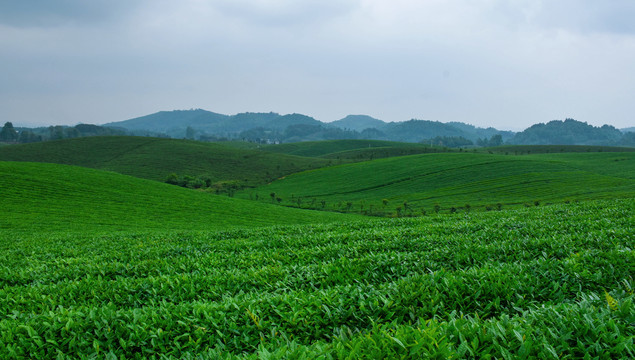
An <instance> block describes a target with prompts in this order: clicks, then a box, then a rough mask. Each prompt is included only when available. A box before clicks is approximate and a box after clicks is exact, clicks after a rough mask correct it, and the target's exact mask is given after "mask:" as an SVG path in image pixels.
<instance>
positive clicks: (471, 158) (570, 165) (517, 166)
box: [241, 152, 635, 215]
mask: <svg viewBox="0 0 635 360" xmlns="http://www.w3.org/2000/svg"><path fill="white" fill-rule="evenodd" d="M254 193H256V194H261V196H262V198H266V194H270V193H275V194H276V196H277V197H280V198H281V199H282V200H283V201H282V203H283V204H287V205H290V206H298V205H299V206H301V207H311V208H318V209H321V208H324V209H326V210H336V211H355V212H365V213H372V214H376V215H386V214H395V213H396V212H398V211H402V213H405V214H413V215H417V214H420V213H421V211H423V210H425V211H428V212H430V211H432V210H433V208H434V206H435V205H436V204H438V205H439V206H440V209H441V210H442V211H448V210H451V208H452V207H454V208H455V209H461V208H466V206H465V205H466V204H469V205H470V207H471V208H476V207H480V208H484V207H491V208H497V207H500V206H508V205H516V206H517V205H524V204H535V203H536V202H538V203H543V202H562V201H570V200H583V199H599V198H619V197H622V198H624V197H632V196H634V195H635V153H633V152H629V153H576V154H543V155H524V156H513V155H509V156H505V155H495V154H474V153H444V154H425V155H413V156H404V157H396V158H388V159H379V160H374V161H367V162H361V163H355V164H344V165H339V166H334V167H329V168H323V169H317V170H312V171H306V172H302V173H298V174H292V175H289V176H287V177H286V178H284V179H281V180H278V181H275V182H273V183H271V184H269V185H266V186H262V187H259V188H256V189H254V190H249V191H246V192H244V193H243V194H242V195H241V196H247V195H248V194H249V195H250V196H253V194H254ZM384 199H385V200H387V203H386V204H385V202H384ZM404 202H406V204H405V205H404ZM498 204H500V205H498ZM398 207H399V208H401V209H400V210H397V208H398Z"/></svg>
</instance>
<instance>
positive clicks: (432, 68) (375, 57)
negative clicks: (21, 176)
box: [0, 0, 635, 130]
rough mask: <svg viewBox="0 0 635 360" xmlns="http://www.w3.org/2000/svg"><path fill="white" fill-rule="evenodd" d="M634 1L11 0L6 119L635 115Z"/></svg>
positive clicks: (626, 119)
mask: <svg viewBox="0 0 635 360" xmlns="http://www.w3.org/2000/svg"><path fill="white" fill-rule="evenodd" d="M633 19H635V1H633V0H543V1H540V0H390V1H388V0H178V1H176V0H173V1H168V0H91V1H87V0H28V1H26V0H0V122H2V123H4V122H5V121H12V122H13V123H14V125H15V126H34V125H51V124H67V125H75V124H77V123H93V124H102V123H106V122H111V121H119V120H126V119H129V118H133V117H137V116H142V115H147V114H150V113H154V112H157V111H161V110H175V109H190V108H203V109H206V110H210V111H214V112H219V113H224V114H235V113H239V112H246V111H251V112H261V111H263V112H269V111H274V112H279V113H282V114H286V113H294V112H297V113H303V114H306V115H310V116H313V117H315V118H316V119H318V120H321V121H327V122H328V121H333V120H337V119H340V118H343V117H344V116H346V115H348V114H367V115H370V116H373V117H376V118H379V119H382V120H384V121H404V120H409V119H412V118H415V119H426V120H438V121H441V122H450V121H462V122H466V123H470V124H473V125H477V126H481V127H488V126H493V127H496V128H499V129H511V130H522V129H524V128H526V127H528V126H530V125H532V124H535V123H539V122H547V121H550V120H553V119H565V118H567V117H570V118H575V119H577V120H580V121H585V122H587V123H589V124H592V125H602V124H610V125H614V126H616V127H618V128H623V127H629V126H635V21H634V20H633Z"/></svg>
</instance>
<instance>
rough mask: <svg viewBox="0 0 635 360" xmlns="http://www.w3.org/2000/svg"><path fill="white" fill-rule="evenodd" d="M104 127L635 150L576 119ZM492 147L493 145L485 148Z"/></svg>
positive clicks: (191, 115)
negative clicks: (499, 123)
mask: <svg viewBox="0 0 635 360" xmlns="http://www.w3.org/2000/svg"><path fill="white" fill-rule="evenodd" d="M104 126H108V127H111V128H117V129H122V130H126V131H127V132H128V133H129V134H133V135H146V136H169V137H173V138H185V137H187V138H190V139H199V140H205V141H214V140H222V139H243V140H247V141H253V142H259V143H277V142H298V141H313V140H335V139H374V140H390V141H402V142H414V143H417V142H425V143H430V144H437V145H443V146H450V147H452V146H472V145H474V146H492V144H494V145H497V144H501V143H507V144H518V145H546V144H559V145H569V144H570V145H607V146H635V140H634V138H635V132H625V133H624V131H627V130H635V128H627V129H622V130H621V131H620V130H618V129H616V128H614V127H612V126H609V125H604V126H602V127H593V126H591V125H588V124H586V123H582V122H579V121H576V120H573V119H567V120H565V121H560V120H554V121H551V122H549V123H547V124H536V125H534V126H532V127H530V128H528V129H526V130H525V131H523V132H521V133H514V132H512V131H501V130H498V129H495V128H491V127H489V128H479V127H476V126H473V125H470V124H465V123H461V122H450V123H442V122H439V121H431V120H416V119H412V120H409V121H404V122H390V123H386V122H384V121H382V120H379V119H375V118H373V117H371V116H368V115H348V116H346V117H345V118H343V119H340V120H337V121H333V122H331V123H323V122H321V121H318V120H316V119H314V118H313V117H310V116H307V115H303V114H287V115H281V114H278V113H275V112H269V113H251V112H245V113H239V114H236V115H224V114H218V113H214V112H211V111H206V110H202V109H196V110H175V111H161V112H158V113H155V114H151V115H146V116H142V117H138V118H134V119H130V120H125V121H118V122H112V123H108V124H106V125H104ZM486 144H489V145H486Z"/></svg>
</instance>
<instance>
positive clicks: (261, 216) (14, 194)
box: [0, 161, 354, 233]
mask: <svg viewBox="0 0 635 360" xmlns="http://www.w3.org/2000/svg"><path fill="white" fill-rule="evenodd" d="M0 188H1V189H2V196H1V198H0V205H1V207H2V217H1V218H0V230H2V231H27V232H34V233H38V232H46V233H50V232H55V231H81V232H86V233H94V232H104V231H129V230H134V231H140V230H150V229H155V230H156V229H164V230H215V229H228V228H236V227H254V226H256V227H257V226H271V225H283V224H302V223H304V224H306V223H315V222H323V221H327V222H332V221H341V220H342V217H341V216H339V214H333V213H328V212H320V211H298V209H291V208H287V207H282V206H275V205H271V204H263V203H258V202H253V201H248V200H241V199H232V198H228V197H226V196H215V195H212V194H209V193H206V192H202V191H197V190H189V189H182V188H180V187H177V186H173V185H168V184H163V183H160V182H156V181H151V180H144V179H139V178H135V177H132V176H125V175H121V174H117V173H114V172H106V171H102V170H94V169H88V168H83V167H77V166H68V165H59V164H45V163H23V162H1V161H0ZM353 219H354V218H353Z"/></svg>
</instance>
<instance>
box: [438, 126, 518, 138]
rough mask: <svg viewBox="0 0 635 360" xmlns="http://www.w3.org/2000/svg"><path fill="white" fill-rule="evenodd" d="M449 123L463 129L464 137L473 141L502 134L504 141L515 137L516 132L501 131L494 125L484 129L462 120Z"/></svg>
mask: <svg viewBox="0 0 635 360" xmlns="http://www.w3.org/2000/svg"><path fill="white" fill-rule="evenodd" d="M447 124H448V125H451V126H453V127H455V128H457V129H459V130H462V131H463V132H464V133H465V135H463V137H465V138H466V139H469V140H472V141H476V140H478V139H489V138H491V137H492V136H494V135H501V136H502V137H503V141H507V140H509V139H511V138H512V137H514V134H515V133H514V132H513V131H501V130H498V129H494V128H493V127H488V128H486V129H484V128H479V127H476V126H474V125H470V124H465V123H462V122H449V123H447Z"/></svg>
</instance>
